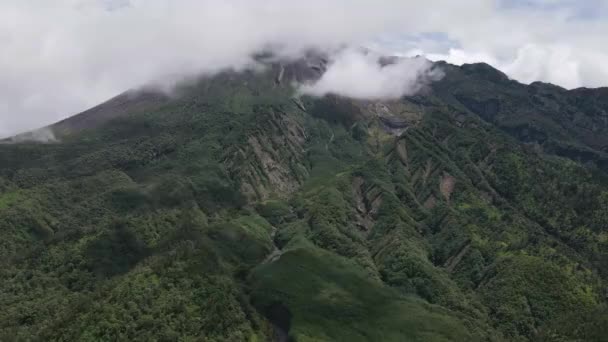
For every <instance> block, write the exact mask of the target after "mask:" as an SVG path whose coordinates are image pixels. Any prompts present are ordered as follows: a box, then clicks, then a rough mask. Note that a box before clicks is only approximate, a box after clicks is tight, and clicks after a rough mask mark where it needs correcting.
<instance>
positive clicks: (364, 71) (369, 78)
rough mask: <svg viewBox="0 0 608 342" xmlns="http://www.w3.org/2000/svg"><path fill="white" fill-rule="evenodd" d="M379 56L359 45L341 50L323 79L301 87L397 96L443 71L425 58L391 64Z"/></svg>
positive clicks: (361, 95) (311, 90)
mask: <svg viewBox="0 0 608 342" xmlns="http://www.w3.org/2000/svg"><path fill="white" fill-rule="evenodd" d="M379 59H380V56H379V55H377V54H375V53H373V52H368V51H362V50H360V49H346V50H344V51H341V52H340V53H338V54H337V55H336V56H334V58H333V60H332V61H330V64H329V66H328V68H327V71H326V72H325V73H324V74H323V76H322V77H321V79H319V80H318V81H316V82H314V83H312V84H305V85H302V86H300V87H299V91H300V92H301V93H303V94H306V95H312V96H325V95H327V94H333V95H340V96H344V97H350V98H356V99H370V100H380V99H397V98H399V97H402V96H404V95H412V94H414V93H416V92H418V91H419V90H420V89H421V88H422V87H424V86H425V85H427V84H428V83H430V82H432V81H435V80H438V79H439V78H441V77H442V76H443V73H442V72H441V71H440V70H438V69H435V68H433V64H432V63H431V62H430V61H428V60H427V59H425V58H399V59H397V60H395V61H394V62H393V63H390V64H388V65H384V66H383V65H381V64H380V63H379Z"/></svg>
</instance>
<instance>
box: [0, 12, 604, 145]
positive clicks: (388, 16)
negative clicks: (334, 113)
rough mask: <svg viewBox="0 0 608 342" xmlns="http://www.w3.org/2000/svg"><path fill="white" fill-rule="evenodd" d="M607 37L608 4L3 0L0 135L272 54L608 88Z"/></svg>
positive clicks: (0, 44)
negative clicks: (336, 52) (478, 67)
mask: <svg viewBox="0 0 608 342" xmlns="http://www.w3.org/2000/svg"><path fill="white" fill-rule="evenodd" d="M607 36H608V0H460V1H454V0H425V1H404V0H366V1H363V0H306V1H301V0H256V1H253V0H52V1H49V0H1V1H0V136H6V135H10V134H15V133H18V132H21V131H24V130H29V129H34V128H37V127H40V126H44V125H47V124H49V123H52V122H55V121H57V120H59V119H62V118H65V117H67V116H70V115H73V114H75V113H77V112H79V111H82V110H84V109H87V108H89V107H91V106H93V105H96V104H98V103H100V102H102V101H104V100H106V99H108V98H110V97H112V96H114V95H116V94H118V93H121V92H122V91H124V90H127V89H130V88H134V87H138V86H141V85H142V84H145V83H148V82H151V81H155V82H163V81H167V80H175V79H178V78H179V77H181V76H183V75H193V74H198V73H213V72H216V71H218V70H221V69H224V68H237V69H238V68H244V67H247V65H248V64H249V63H250V62H251V61H250V60H249V56H250V54H251V53H253V52H255V51H258V50H260V49H261V48H264V47H268V46H273V47H280V49H281V51H283V52H284V53H290V54H297V52H298V51H300V50H302V49H304V48H307V47H320V48H331V47H333V46H337V45H341V44H349V45H352V46H366V47H370V48H372V49H374V50H378V51H381V52H384V53H391V54H400V55H407V56H409V55H417V54H424V55H426V56H427V57H428V58H430V59H433V60H438V59H444V60H447V61H448V62H451V63H455V64H462V63H471V62H481V61H483V62H487V63H490V64H492V65H494V66H495V67H497V68H499V69H501V70H503V71H504V72H506V73H507V74H508V75H509V76H510V77H512V78H514V79H517V80H519V81H521V82H525V83H529V82H532V81H535V80H541V81H547V82H552V83H556V84H559V85H561V86H563V87H566V88H575V87H580V86H587V87H598V86H606V85H608V44H607V41H608V38H607ZM338 71H339V70H338ZM380 81H382V82H386V81H387V79H384V78H383V79H380ZM389 81H390V79H389Z"/></svg>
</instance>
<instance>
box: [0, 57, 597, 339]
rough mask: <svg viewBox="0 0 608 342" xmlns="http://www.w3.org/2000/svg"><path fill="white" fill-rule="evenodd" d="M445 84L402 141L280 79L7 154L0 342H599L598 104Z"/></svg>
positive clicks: (373, 121) (241, 81)
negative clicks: (296, 95)
mask: <svg viewBox="0 0 608 342" xmlns="http://www.w3.org/2000/svg"><path fill="white" fill-rule="evenodd" d="M444 67H445V68H446V72H447V76H446V79H444V80H443V81H441V82H439V83H437V84H436V85H434V86H433V89H432V91H430V92H429V93H428V94H425V95H420V96H416V97H410V98H404V99H402V100H401V101H400V103H399V104H398V105H396V104H390V103H389V104H387V110H388V111H390V112H391V113H390V115H391V116H396V117H401V118H402V119H403V120H406V121H407V123H408V129H407V130H406V131H404V132H403V131H399V132H397V133H395V128H394V127H388V126H387V123H386V122H384V121H382V120H381V119H380V118H379V115H385V114H386V113H384V114H382V113H380V114H379V113H376V112H375V109H374V108H375V106H374V104H370V103H362V102H358V101H351V100H346V99H336V98H332V97H329V98H325V99H313V98H303V99H298V100H294V99H292V98H291V96H292V95H293V94H292V90H291V88H290V86H288V85H287V83H285V82H283V83H284V84H283V85H281V84H277V83H275V77H273V74H271V72H272V71H268V72H267V73H253V72H250V73H244V74H235V73H226V74H222V75H219V76H217V77H215V78H213V79H211V80H204V81H201V82H200V83H198V84H196V85H192V86H189V87H184V89H181V90H180V95H179V96H177V97H176V98H175V99H172V100H171V101H167V102H164V104H162V105H159V106H157V107H155V109H153V110H148V111H145V112H134V113H131V114H129V115H124V116H121V117H119V118H115V119H113V120H111V121H108V122H105V123H103V124H100V125H99V126H92V127H85V128H84V129H83V130H80V131H75V132H72V133H70V134H67V133H66V134H65V135H63V136H60V139H61V142H60V143H56V144H46V145H45V144H35V143H27V144H26V143H24V144H14V145H8V144H3V145H0V279H2V282H0V307H2V310H0V340H2V341H4V340H6V341H13V340H16V341H37V340H42V341H75V340H77V341H267V340H273V339H275V340H280V341H283V340H287V338H288V337H289V338H291V339H292V340H294V341H606V336H608V332H607V331H606V327H607V326H608V311H607V309H606V308H607V306H608V298H607V296H606V294H607V292H606V291H607V289H608V174H607V173H606V172H608V169H606V168H605V165H604V164H603V160H604V159H603V158H604V152H602V150H601V146H604V145H602V144H601V139H602V137H603V136H605V135H606V132H608V131H607V130H606V128H605V127H604V126H601V125H600V123H601V122H603V121H602V120H603V119H602V120H600V119H598V118H597V117H596V116H595V115H599V114H597V113H598V112H599V111H600V110H601V111H603V113H605V112H608V105H606V104H608V101H604V102H602V100H601V99H603V98H602V97H601V94H603V93H602V90H598V94H600V95H597V94H595V95H594V94H588V93H580V91H574V92H566V91H565V90H561V89H555V88H553V87H550V86H548V85H544V86H543V85H539V84H535V85H532V86H529V87H528V86H523V85H520V84H517V83H515V82H512V81H509V80H508V79H505V78H503V77H502V76H501V75H500V74H499V73H498V72H497V71H495V70H493V69H489V67H487V66H480V65H477V66H464V67H462V68H457V67H452V66H447V65H444ZM556 94H558V95H559V94H561V95H559V96H558V95H556ZM560 96H561V97H562V98H563V99H560ZM589 98H593V99H594V100H593V101H592V100H589ZM559 101H564V103H563V104H562V105H563V108H566V109H567V110H566V112H568V111H569V112H568V113H570V114H572V118H574V117H576V118H577V119H576V120H577V121H576V122H577V123H576V124H575V122H574V119H571V117H570V116H568V115H566V114H567V113H566V114H564V113H561V112H560V116H558V117H557V118H559V120H558V119H556V117H554V116H552V115H553V114H552V113H550V112H549V109H547V108H553V107H554V106H553V105H551V104H554V103H556V102H559ZM547 103H549V104H547ZM543 104H544V105H543ZM545 105H546V106H548V107H547V108H545V107H543V106H545ZM539 108H540V109H539ZM543 108H544V109H543ZM541 109H542V110H541ZM575 110H577V111H580V113H579V112H577V113H578V114H576V115H574V112H573V111H575ZM532 112H534V115H528V114H530V113H532ZM543 113H544V114H543ZM594 113H595V114H594ZM562 114H563V116H561V115H562ZM555 115H557V114H555ZM581 115H582V116H581ZM533 120H534V121H533ZM560 120H561V122H560V124H559V125H557V124H556V122H558V121H560ZM533 123H534V124H533ZM593 123H595V124H596V127H600V128H598V129H597V132H595V133H594V134H595V135H596V138H594V139H595V140H594V139H592V138H590V137H586V136H584V135H583V134H581V131H580V127H579V126H577V125H578V124H580V125H583V126H585V125H587V126H588V125H592V124H593ZM524 129H525V132H524ZM541 133H542V134H541Z"/></svg>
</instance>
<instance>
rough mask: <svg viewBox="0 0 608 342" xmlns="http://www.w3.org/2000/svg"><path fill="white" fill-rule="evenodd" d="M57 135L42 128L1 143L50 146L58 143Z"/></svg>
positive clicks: (48, 129)
mask: <svg viewBox="0 0 608 342" xmlns="http://www.w3.org/2000/svg"><path fill="white" fill-rule="evenodd" d="M57 141H58V140H57V138H56V137H55V134H54V133H53V131H52V130H51V129H50V128H40V129H36V130H33V131H30V132H26V133H21V134H17V135H15V136H13V137H11V138H8V139H5V140H2V141H0V142H1V143H3V144H19V143H26V142H35V143H42V144H50V143H54V142H57Z"/></svg>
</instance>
